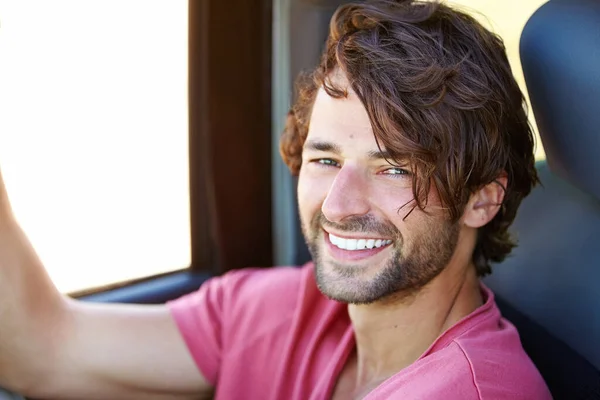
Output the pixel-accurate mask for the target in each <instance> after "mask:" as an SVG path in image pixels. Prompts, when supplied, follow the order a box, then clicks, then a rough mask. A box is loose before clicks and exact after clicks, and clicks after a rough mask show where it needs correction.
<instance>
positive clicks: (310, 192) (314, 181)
mask: <svg viewBox="0 0 600 400" xmlns="http://www.w3.org/2000/svg"><path fill="white" fill-rule="evenodd" d="M328 190H329V184H328V180H327V179H325V178H324V177H322V176H321V177H316V176H313V175H312V174H311V173H310V172H308V171H306V170H305V169H304V168H303V169H301V170H300V174H299V176H298V192H297V194H298V206H299V210H300V217H301V218H302V220H303V221H305V222H308V220H310V219H311V218H312V217H313V216H314V215H315V213H316V212H318V211H319V210H320V209H321V206H322V205H323V201H325V198H326V197H327V193H328Z"/></svg>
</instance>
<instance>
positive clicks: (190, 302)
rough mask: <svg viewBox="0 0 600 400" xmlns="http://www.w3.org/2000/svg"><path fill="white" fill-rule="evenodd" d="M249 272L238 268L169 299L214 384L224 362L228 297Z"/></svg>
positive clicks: (198, 362)
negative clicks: (191, 290)
mask: <svg viewBox="0 0 600 400" xmlns="http://www.w3.org/2000/svg"><path fill="white" fill-rule="evenodd" d="M248 272H249V271H244V270H238V271H233V272H230V273H227V274H225V275H223V276H220V277H216V278H212V279H210V280H208V281H206V282H205V283H204V284H203V285H202V286H201V287H200V288H199V289H198V290H197V291H196V292H193V293H190V294H188V295H185V296H183V297H180V298H178V299H176V300H172V301H170V302H168V303H167V307H168V308H169V310H170V311H171V315H172V316H173V318H174V320H175V323H176V325H177V327H178V328H179V332H180V333H181V336H182V337H183V340H184V341H185V343H186V345H187V347H188V349H189V351H190V354H191V355H192V358H193V359H194V361H195V363H196V365H197V366H198V369H199V370H200V372H201V373H202V375H203V376H204V378H205V379H206V380H207V381H208V382H209V383H210V384H212V385H213V386H215V385H216V383H217V380H218V376H219V370H220V366H221V354H222V351H223V335H224V332H223V325H224V321H225V320H226V318H227V314H228V298H230V297H231V295H232V293H231V292H232V291H234V290H235V288H236V286H238V285H237V284H238V283H239V281H240V280H242V278H243V277H244V276H245V275H246V274H248Z"/></svg>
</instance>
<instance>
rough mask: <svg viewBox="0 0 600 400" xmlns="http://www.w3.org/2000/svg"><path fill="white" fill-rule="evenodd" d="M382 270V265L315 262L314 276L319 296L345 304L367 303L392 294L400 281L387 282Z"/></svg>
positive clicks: (383, 267)
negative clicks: (319, 292) (366, 265)
mask: <svg viewBox="0 0 600 400" xmlns="http://www.w3.org/2000/svg"><path fill="white" fill-rule="evenodd" d="M388 268H389V266H388ZM385 269H386V267H385V266H369V267H364V266H357V265H351V264H347V265H341V264H339V263H336V262H331V261H320V260H315V276H316V281H317V287H318V288H319V290H320V291H321V293H323V294H324V295H325V296H327V297H328V298H330V299H332V300H335V301H339V302H342V303H348V304H370V303H375V302H377V301H380V300H383V299H385V298H387V297H389V296H391V295H394V294H395V293H396V291H397V284H398V283H399V282H397V281H396V282H390V281H389V279H386V278H387V276H388V275H389V274H387V273H386V272H385Z"/></svg>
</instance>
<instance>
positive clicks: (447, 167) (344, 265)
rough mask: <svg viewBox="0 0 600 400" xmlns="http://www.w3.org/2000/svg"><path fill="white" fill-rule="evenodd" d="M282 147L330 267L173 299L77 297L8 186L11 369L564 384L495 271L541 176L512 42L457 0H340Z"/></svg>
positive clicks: (30, 385) (482, 386) (502, 389)
mask: <svg viewBox="0 0 600 400" xmlns="http://www.w3.org/2000/svg"><path fill="white" fill-rule="evenodd" d="M281 150H282V155H283V157H284V159H285V161H286V162H287V164H288V166H289V167H290V169H291V170H292V172H293V173H298V174H299V185H298V199H299V209H300V216H301V220H302V226H303V231H304V234H305V236H306V241H307V243H308V246H309V248H310V251H311V253H312V256H313V261H314V264H313V263H309V264H307V265H305V266H303V267H300V268H291V267H287V268H285V267H281V268H273V269H269V270H253V269H247V270H241V271H236V272H231V273H228V274H226V275H224V276H222V277H219V278H215V279H213V280H212V281H210V282H208V283H206V284H205V285H203V286H202V287H201V288H200V289H199V290H198V291H197V292H196V293H193V294H190V295H188V296H185V297H183V298H181V299H178V300H175V301H173V302H171V303H169V304H168V305H167V306H134V305H131V306H125V305H91V304H83V303H79V302H77V301H74V300H69V299H65V298H64V297H63V296H61V295H60V294H59V293H58V292H57V291H56V289H55V288H54V286H53V285H52V283H51V282H50V280H49V278H48V277H47V275H46V274H45V273H44V270H43V267H42V266H41V265H40V262H39V260H38V259H37V258H36V256H35V253H34V251H33V250H32V249H31V248H30V246H29V244H28V241H27V239H26V238H25V236H24V235H23V233H22V232H21V231H20V229H19V227H18V225H17V223H16V222H15V221H14V218H13V217H12V213H11V211H10V205H9V201H8V197H7V195H6V192H5V190H4V187H3V185H1V189H2V190H1V191H0V195H1V196H0V210H1V212H2V214H1V218H0V236H1V237H0V293H2V306H1V307H0V383H2V384H4V385H5V386H6V387H8V388H11V389H13V390H16V391H20V392H22V393H25V394H27V395H30V396H32V397H42V398H61V399H81V398H86V399H108V398H110V399H126V398H132V399H138V398H144V399H176V398H198V396H200V395H205V396H209V395H211V393H212V392H213V391H215V392H216V398H219V399H265V398H270V399H330V398H333V399H355V398H356V399H358V398H365V399H371V400H372V399H395V398H402V399H441V398H443V399H461V400H467V399H511V400H512V399H549V398H550V394H549V392H548V390H547V388H546V386H545V384H544V382H543V380H542V378H541V377H540V375H539V373H538V372H537V370H536V369H535V367H534V365H533V364H532V362H531V361H530V360H529V358H528V357H527V356H526V354H525V352H524V351H523V349H522V347H521V344H520V341H519V337H518V334H517V332H516V330H515V328H514V327H513V326H512V325H511V324H510V323H508V322H507V321H505V320H504V319H502V318H501V316H500V313H499V311H498V309H497V307H496V305H495V303H494V296H493V294H492V292H491V291H490V290H489V289H487V288H486V287H485V286H484V285H482V284H481V283H480V282H479V277H480V276H483V275H485V274H487V273H489V272H490V262H492V261H494V262H497V261H501V260H502V259H504V257H505V256H506V255H507V254H508V253H509V252H510V251H511V249H512V248H513V247H514V243H513V242H512V240H511V238H510V236H509V235H508V233H507V229H508V227H509V225H510V224H511V222H512V220H513V219H514V217H515V214H516V211H517V208H518V206H519V204H520V202H521V200H522V198H523V197H524V196H526V195H527V194H528V193H529V191H530V190H531V188H532V186H533V185H534V184H535V183H536V182H537V176H536V172H535V169H534V159H533V138H532V134H531V130H530V127H529V125H528V123H527V118H526V115H525V110H524V105H523V96H522V94H521V92H520V90H519V88H518V86H517V84H516V82H515V80H514V78H513V77H512V75H511V72H510V67H509V65H508V61H507V59H506V56H505V51H504V48H503V45H502V42H501V41H500V39H499V38H497V37H496V36H494V35H492V34H491V33H490V32H488V31H487V30H485V29H484V28H482V27H481V26H480V25H479V24H478V23H477V22H476V21H475V20H474V19H472V18H471V17H469V16H467V15H465V14H463V13H461V12H458V11H455V10H452V9H451V8H449V7H448V6H445V5H440V4H433V3H420V2H415V1H410V0H406V1H370V2H365V3H359V4H350V5H346V6H343V7H341V8H340V9H338V11H337V12H336V14H335V15H334V17H333V19H332V23H331V31H330V35H329V39H328V43H327V47H326V50H325V52H324V55H323V59H322V61H321V64H320V65H319V66H318V68H317V69H316V70H315V71H314V73H313V74H311V76H309V79H306V80H305V81H304V83H301V85H300V93H299V97H298V101H297V103H296V105H295V106H294V107H293V110H292V111H291V112H290V114H289V116H288V124H287V127H286V130H285V132H284V136H283V138H282V144H281Z"/></svg>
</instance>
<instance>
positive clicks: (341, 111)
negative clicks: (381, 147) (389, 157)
mask: <svg viewBox="0 0 600 400" xmlns="http://www.w3.org/2000/svg"><path fill="white" fill-rule="evenodd" d="M335 84H336V85H337V86H342V85H339V83H338V82H335ZM342 87H345V88H346V89H347V92H348V96H347V97H345V98H334V97H331V96H329V94H327V92H326V91H325V89H323V88H322V87H321V88H320V89H319V91H318V92H317V96H316V98H315V102H314V104H313V109H312V113H311V119H310V124H309V130H308V140H319V141H327V142H335V143H336V144H338V145H340V146H343V147H345V146H346V145H350V144H352V145H354V146H361V147H365V148H366V149H367V150H371V149H372V148H376V147H377V143H376V141H375V137H374V136H373V128H372V126H371V122H370V120H369V116H368V114H367V110H366V109H365V107H364V105H363V104H362V102H361V101H360V99H359V98H358V96H357V95H356V93H354V91H352V90H351V89H349V88H347V86H342Z"/></svg>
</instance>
